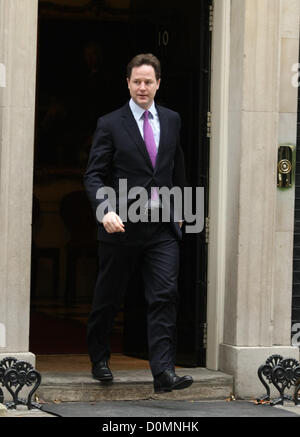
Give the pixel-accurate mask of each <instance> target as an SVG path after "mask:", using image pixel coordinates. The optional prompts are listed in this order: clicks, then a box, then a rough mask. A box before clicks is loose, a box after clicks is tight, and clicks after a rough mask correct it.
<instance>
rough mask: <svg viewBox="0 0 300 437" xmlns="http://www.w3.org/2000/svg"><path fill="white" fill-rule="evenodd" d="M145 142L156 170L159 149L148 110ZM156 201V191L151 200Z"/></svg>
mask: <svg viewBox="0 0 300 437" xmlns="http://www.w3.org/2000/svg"><path fill="white" fill-rule="evenodd" d="M144 141H145V143H146V147H147V150H148V153H149V156H150V159H151V162H152V165H153V168H154V167H155V163H156V156H157V147H156V144H155V139H154V135H153V130H152V127H151V124H150V122H149V111H147V110H146V111H145V112H144ZM156 199H158V193H157V191H156V190H154V192H152V195H151V200H156Z"/></svg>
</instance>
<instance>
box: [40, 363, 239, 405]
mask: <svg viewBox="0 0 300 437" xmlns="http://www.w3.org/2000/svg"><path fill="white" fill-rule="evenodd" d="M176 373H177V374H178V375H179V376H183V375H191V376H192V377H193V378H194V383H193V384H192V385H191V386H190V387H189V388H187V389H185V390H179V391H173V392H171V393H164V394H155V393H154V391H153V379H152V375H151V372H150V371H149V370H147V369H136V370H115V371H114V372H113V374H114V382H113V383H111V384H109V385H104V384H101V383H100V382H98V381H97V380H95V379H93V378H92V376H91V374H90V373H89V372H42V383H41V385H40V387H39V388H38V390H37V392H36V396H37V400H38V401H39V402H93V401H113V400H116V401H117V400H118V401H119V400H142V399H180V400H195V401H196V400H205V399H206V400H208V399H215V400H216V399H223V400H224V399H226V398H228V397H229V396H230V395H231V394H232V393H233V376H231V375H228V374H225V373H222V372H219V371H212V370H208V369H205V368H202V367H201V368H192V369H191V368H188V369H186V368H180V369H176Z"/></svg>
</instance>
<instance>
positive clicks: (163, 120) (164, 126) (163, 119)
mask: <svg viewBox="0 0 300 437" xmlns="http://www.w3.org/2000/svg"><path fill="white" fill-rule="evenodd" d="M156 109H157V112H158V116H159V124H160V141H159V147H158V154H157V158H156V165H155V167H157V166H158V164H159V161H160V159H161V156H162V154H163V153H164V150H165V145H166V144H167V138H168V117H167V116H166V112H165V111H164V110H163V108H162V107H161V106H159V105H156Z"/></svg>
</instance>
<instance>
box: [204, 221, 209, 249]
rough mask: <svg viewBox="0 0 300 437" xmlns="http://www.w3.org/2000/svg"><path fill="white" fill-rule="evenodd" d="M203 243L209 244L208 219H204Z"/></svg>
mask: <svg viewBox="0 0 300 437" xmlns="http://www.w3.org/2000/svg"><path fill="white" fill-rule="evenodd" d="M205 243H206V244H208V243H209V217H205Z"/></svg>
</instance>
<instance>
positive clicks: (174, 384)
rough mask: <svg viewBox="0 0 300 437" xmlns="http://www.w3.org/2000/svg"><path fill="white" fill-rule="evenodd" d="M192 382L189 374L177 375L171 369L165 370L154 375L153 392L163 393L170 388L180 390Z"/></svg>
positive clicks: (170, 389)
mask: <svg viewBox="0 0 300 437" xmlns="http://www.w3.org/2000/svg"><path fill="white" fill-rule="evenodd" d="M191 384H193V378H192V377H191V376H178V375H176V373H175V372H174V371H173V370H169V369H167V370H165V371H164V372H162V373H160V374H159V375H158V376H155V377H154V391H155V393H163V392H168V391H172V390H182V389H183V388H187V387H189V386H190V385H191Z"/></svg>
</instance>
